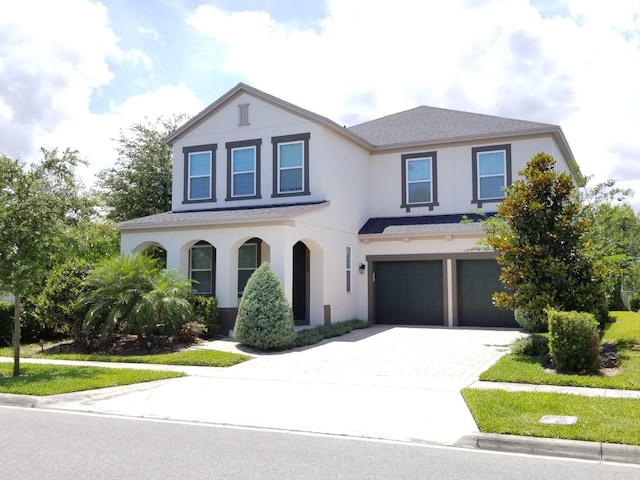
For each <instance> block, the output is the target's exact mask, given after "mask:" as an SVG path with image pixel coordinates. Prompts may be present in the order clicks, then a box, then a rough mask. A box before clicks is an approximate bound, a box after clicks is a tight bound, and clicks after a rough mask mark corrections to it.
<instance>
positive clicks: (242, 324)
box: [233, 262, 296, 350]
mask: <svg viewBox="0 0 640 480" xmlns="http://www.w3.org/2000/svg"><path fill="white" fill-rule="evenodd" d="M233 336H234V337H235V338H236V340H238V341H239V342H240V343H242V344H243V345H247V346H249V347H254V348H257V349H260V350H278V349H282V348H286V347H289V346H291V345H292V344H293V342H294V340H295V337H296V330H295V327H294V324H293V314H292V312H291V308H290V307H289V303H288V302H287V299H286V297H285V294H284V290H283V289H282V285H281V284H280V279H279V278H278V276H277V275H276V274H275V272H274V271H273V270H272V269H271V266H270V265H269V264H268V263H267V262H265V263H263V264H262V265H260V267H259V268H258V269H257V270H256V271H255V272H254V273H253V275H251V278H249V281H248V282H247V286H246V287H245V289H244V293H243V294H242V300H241V301H240V306H239V307H238V316H237V317H236V323H235V326H234V330H233Z"/></svg>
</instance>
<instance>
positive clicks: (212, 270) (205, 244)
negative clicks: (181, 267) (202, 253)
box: [189, 240, 217, 297]
mask: <svg viewBox="0 0 640 480" xmlns="http://www.w3.org/2000/svg"><path fill="white" fill-rule="evenodd" d="M194 248H210V249H211V265H210V267H211V268H210V269H209V270H204V269H196V271H198V272H205V271H206V272H210V275H211V291H210V292H198V291H197V290H196V288H195V287H196V286H195V285H192V290H193V294H194V295H203V296H206V297H210V296H215V294H216V261H217V258H216V247H214V246H213V245H212V244H210V243H209V242H206V241H204V240H201V241H199V242H197V243H195V244H193V245H192V246H191V248H189V279H190V280H193V275H192V274H193V271H194V270H193V253H192V251H193V249H194Z"/></svg>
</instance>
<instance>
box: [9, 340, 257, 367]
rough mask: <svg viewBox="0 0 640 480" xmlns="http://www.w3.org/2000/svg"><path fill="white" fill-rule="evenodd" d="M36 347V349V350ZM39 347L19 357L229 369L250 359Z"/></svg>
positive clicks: (208, 352) (232, 355) (201, 353)
mask: <svg viewBox="0 0 640 480" xmlns="http://www.w3.org/2000/svg"><path fill="white" fill-rule="evenodd" d="M36 347H37V348H36ZM39 350H40V346H39V345H37V346H35V345H26V346H24V347H23V348H22V350H21V354H20V356H21V357H23V358H47V359H55V360H81V361H88V362H92V361H93V362H122V363H153V364H158V365H183V366H184V365H188V366H191V365H193V366H200V367H230V366H232V365H236V364H238V363H241V362H244V361H246V360H249V359H250V358H251V357H250V356H248V355H242V354H239V353H229V352H220V351H217V350H204V349H203V350H183V351H181V352H174V353H163V354H158V355H129V356H127V355H105V354H98V353H95V354H80V353H40V351H39ZM0 356H4V357H12V356H13V348H0Z"/></svg>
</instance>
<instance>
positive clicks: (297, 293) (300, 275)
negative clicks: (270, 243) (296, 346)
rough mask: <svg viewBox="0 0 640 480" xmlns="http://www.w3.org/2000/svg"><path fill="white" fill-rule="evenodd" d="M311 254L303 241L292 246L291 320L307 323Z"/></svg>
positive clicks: (302, 323) (299, 323)
mask: <svg viewBox="0 0 640 480" xmlns="http://www.w3.org/2000/svg"><path fill="white" fill-rule="evenodd" d="M310 260H311V255H310V252H309V249H308V248H307V246H306V245H305V244H304V243H303V242H298V243H296V244H295V245H294V246H293V295H292V299H293V320H294V322H295V324H296V325H309V294H310V289H309V283H310V282H309V272H310V263H311V262H310Z"/></svg>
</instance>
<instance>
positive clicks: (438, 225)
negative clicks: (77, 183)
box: [120, 84, 583, 332]
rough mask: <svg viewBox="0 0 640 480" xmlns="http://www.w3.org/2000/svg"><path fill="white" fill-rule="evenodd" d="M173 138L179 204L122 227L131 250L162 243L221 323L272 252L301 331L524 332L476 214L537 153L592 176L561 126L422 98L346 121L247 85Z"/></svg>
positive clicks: (124, 244) (229, 322) (228, 323)
mask: <svg viewBox="0 0 640 480" xmlns="http://www.w3.org/2000/svg"><path fill="white" fill-rule="evenodd" d="M166 141H167V142H168V143H169V144H170V145H172V147H173V200H172V211H171V212H167V213H162V214H159V215H152V216H149V217H143V218H138V219H134V220H130V221H127V222H124V223H122V224H121V225H120V232H121V249H122V252H123V253H128V252H132V251H140V250H144V249H145V248H148V247H149V246H154V245H155V246H161V247H162V248H164V249H165V250H166V252H167V267H168V268H175V269H177V270H179V271H181V272H183V274H184V275H185V276H187V277H189V278H191V279H193V280H195V281H196V282H195V283H194V289H195V290H196V291H197V292H198V293H200V294H203V295H215V296H216V297H217V299H218V304H219V309H220V313H221V320H222V324H223V332H226V331H228V330H229V329H232V328H233V322H234V320H235V314H236V311H237V307H238V304H239V300H240V297H241V295H242V291H243V289H244V286H245V284H246V282H247V280H248V278H249V277H250V275H251V274H252V273H253V271H254V270H255V269H256V268H257V267H258V265H259V264H260V263H261V262H265V261H267V262H269V263H270V264H271V265H272V267H273V269H274V271H275V272H276V273H277V274H278V276H279V277H280V279H281V281H282V284H283V286H284V290H285V292H286V295H287V298H288V299H289V301H290V302H291V305H292V309H293V313H294V318H295V321H296V324H298V325H319V324H323V323H329V322H336V321H341V320H347V319H349V318H353V317H357V318H360V319H365V320H369V321H370V322H373V323H384V324H413V325H440V326H458V325H460V326H515V323H514V320H513V315H512V313H511V312H506V311H501V310H498V309H496V308H495V307H494V306H493V304H492V301H491V294H492V293H493V292H494V291H496V290H498V289H500V282H499V279H498V276H499V271H500V269H499V266H498V264H497V262H496V261H495V257H494V255H493V254H492V253H491V252H483V251H479V250H478V248H477V246H478V245H477V242H478V239H480V238H481V237H482V236H483V235H484V230H483V228H482V225H481V223H479V222H478V221H476V220H478V219H479V218H480V217H479V216H477V215H476V214H475V213H474V212H477V211H482V212H484V213H491V212H495V211H496V205H497V204H498V202H500V201H501V200H502V199H503V197H504V191H503V188H504V187H505V186H507V185H509V184H510V183H511V182H512V180H513V179H514V178H515V177H516V176H517V174H518V172H519V171H520V170H521V169H522V168H524V166H525V164H526V163H527V162H528V160H529V159H530V158H531V157H532V156H533V155H535V154H536V153H539V152H546V153H549V154H551V155H553V156H554V157H555V159H556V161H557V168H558V169H559V170H562V171H566V172H568V173H570V174H571V175H573V177H574V179H575V180H576V182H577V183H581V182H582V181H583V179H582V176H581V174H580V171H579V168H578V166H577V164H576V162H575V160H574V158H573V155H572V153H571V149H570V147H569V145H568V143H567V140H566V138H565V136H564V134H563V133H562V130H561V129H560V127H558V126H556V125H549V124H544V123H536V122H528V121H522V120H514V119H508V118H501V117H496V116H488V115H479V114H474V113H467V112H460V111H453V110H446V109H439V108H431V107H417V108H414V109H412V110H407V111H405V112H400V113H396V114H393V115H389V116H386V117H383V118H379V119H376V120H372V121H370V122H366V123H363V124H361V125H356V126H353V127H345V126H342V125H338V124H337V123H335V122H333V121H331V120H329V119H327V118H325V117H322V116H320V115H317V114H315V113H313V112H310V111H308V110H305V109H303V108H300V107H298V106H296V105H293V104H290V103H288V102H286V101H283V100H281V99H279V98H276V97H273V96H271V95H269V94H266V93H264V92H261V91H259V90H257V89H255V88H252V87H250V86H247V85H244V84H238V85H237V86H236V87H234V88H233V89H232V90H230V91H229V92H227V93H226V94H225V95H223V96H222V97H221V98H219V99H218V100H217V101H215V102H214V103H213V104H211V105H210V106H208V107H207V108H206V109H205V110H203V111H202V112H201V113H200V114H198V115H197V116H195V117H194V118H192V119H191V120H190V121H188V122H186V123H185V124H184V125H183V126H182V127H180V128H178V129H177V130H176V131H174V132H173V133H171V134H170V135H169V136H168V137H167V139H166Z"/></svg>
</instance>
